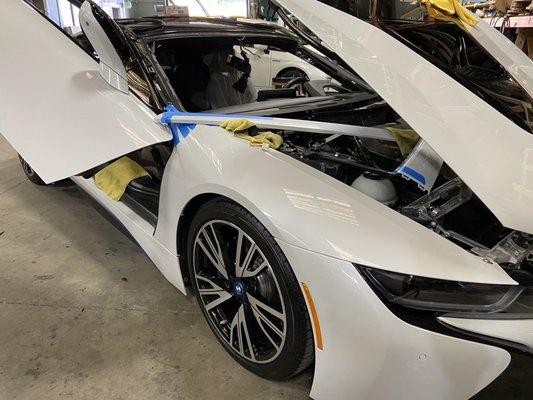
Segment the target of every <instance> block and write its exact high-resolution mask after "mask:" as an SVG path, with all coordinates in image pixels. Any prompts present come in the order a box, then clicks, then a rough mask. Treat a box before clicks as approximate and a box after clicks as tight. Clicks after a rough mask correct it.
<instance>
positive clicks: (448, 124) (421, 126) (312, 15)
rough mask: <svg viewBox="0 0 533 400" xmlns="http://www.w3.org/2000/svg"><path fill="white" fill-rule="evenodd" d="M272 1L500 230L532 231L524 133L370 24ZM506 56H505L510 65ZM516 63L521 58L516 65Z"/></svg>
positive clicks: (314, 4)
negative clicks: (333, 56) (381, 104)
mask: <svg viewBox="0 0 533 400" xmlns="http://www.w3.org/2000/svg"><path fill="white" fill-rule="evenodd" d="M277 2H278V3H280V4H281V5H283V7H285V8H286V9H287V10H288V11H289V12H290V13H292V14H293V15H295V16H296V17H297V18H298V19H299V20H300V21H301V22H303V23H304V24H305V25H306V26H307V27H308V28H309V29H310V30H311V31H313V33H315V34H316V35H317V36H318V37H320V38H321V39H322V40H323V41H324V42H325V43H326V44H327V45H328V46H329V47H330V48H331V49H332V50H334V51H335V52H336V53H337V54H338V55H339V56H340V57H342V58H343V59H344V61H346V62H347V63H348V64H349V65H350V66H351V67H352V68H353V69H354V70H355V71H356V72H357V73H358V74H359V75H360V76H361V77H362V78H363V79H364V80H365V81H366V82H368V83H369V84H370V85H371V86H372V87H373V88H374V89H375V90H376V91H377V92H378V93H379V94H380V95H381V96H382V97H383V99H384V100H386V101H387V103H389V104H390V105H391V107H392V108H394V110H395V111H396V112H397V113H398V114H399V115H400V116H402V117H403V118H404V119H405V120H406V121H407V122H408V123H409V125H411V127H412V128H413V129H414V130H416V131H417V133H418V134H419V135H420V136H422V137H423V138H424V139H425V140H426V141H427V142H428V143H429V144H430V145H431V147H433V149H435V150H436V151H437V153H439V155H440V156H441V157H442V158H443V159H444V160H445V161H446V163H448V165H450V167H451V168H452V169H453V170H454V171H455V172H456V173H457V174H458V175H459V176H460V177H461V179H463V180H464V181H465V182H466V183H467V184H468V186H470V188H471V189H472V190H473V191H474V192H475V193H476V195H477V196H478V197H480V198H481V200H482V201H483V202H484V203H485V205H486V206H487V207H488V208H489V209H490V210H491V211H492V212H493V213H494V214H495V215H496V217H497V218H498V219H499V220H500V221H501V222H502V224H503V225H505V226H507V227H509V228H514V229H517V230H521V231H525V232H530V233H533V219H532V218H531V210H532V209H533V135H532V134H531V133H528V132H526V131H524V130H523V129H521V128H520V127H518V126H517V125H515V124H514V123H513V122H511V121H509V120H508V119H507V118H506V117H504V116H503V115H502V114H500V113H499V112H497V111H496V110H495V109H494V108H492V107H491V106H489V105H488V104H487V103H485V102H484V101H482V100H481V99H480V98H479V97H477V96H476V95H475V94H473V93H472V92H470V91H469V90H468V89H466V88H465V87H463V86H462V85H460V84H459V83H458V82H457V81H455V80H454V79H452V78H451V77H450V76H448V75H447V74H445V73H444V72H442V71H441V70H440V69H438V68H437V67H435V66H434V65H432V64H431V63H429V62H428V61H426V60H425V59H424V58H422V57H421V56H420V55H418V54H416V53H415V52H413V51H412V50H410V49H409V48H408V47H406V46H405V45H403V44H402V43H400V42H399V41H398V40H396V39H394V38H393V37H391V36H389V35H388V34H387V33H385V32H383V31H382V30H380V29H378V28H376V27H375V26H373V25H370V24H368V23H366V22H363V21H361V20H359V19H356V18H354V17H352V16H350V15H348V14H346V13H343V12H341V11H338V10H336V9H334V8H332V7H329V6H326V5H324V4H323V3H320V2H318V1H316V0H307V1H305V3H304V2H301V1H297V0H277ZM482 27H483V25H482ZM481 35H482V32H481V31H479V36H478V41H480V40H479V37H480V36H481ZM500 36H501V35H500ZM490 40H491V41H492V43H493V44H492V46H490V47H488V48H487V50H488V51H489V52H491V51H493V52H494V51H495V50H494V49H495V48H498V47H499V46H500V45H501V48H502V49H507V48H508V44H507V43H506V40H507V39H505V38H503V37H501V38H499V37H497V36H495V35H494V36H491V38H490ZM487 41H488V39H487ZM511 53H512V52H510V51H507V53H506V54H507V56H508V57H509V58H511V59H512V60H514V58H512V57H513V54H511ZM498 55H501V52H499V53H498V52H497V53H496V54H495V56H496V57H497V56H498ZM510 62H511V63H512V61H510ZM523 63H525V61H524V59H523V57H520V58H519V59H518V60H517V61H516V64H521V65H522V64H523ZM527 65H528V67H526V68H522V69H521V72H520V73H521V74H522V75H523V74H525V75H527V76H528V79H531V65H532V62H531V61H530V60H529V61H528V64H527Z"/></svg>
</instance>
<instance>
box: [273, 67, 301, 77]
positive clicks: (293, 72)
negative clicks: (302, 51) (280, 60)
mask: <svg viewBox="0 0 533 400" xmlns="http://www.w3.org/2000/svg"><path fill="white" fill-rule="evenodd" d="M305 77H308V76H307V74H306V73H305V72H304V71H302V70H301V69H298V68H289V69H286V70H283V71H281V72H280V73H279V74H278V78H290V79H293V78H305Z"/></svg>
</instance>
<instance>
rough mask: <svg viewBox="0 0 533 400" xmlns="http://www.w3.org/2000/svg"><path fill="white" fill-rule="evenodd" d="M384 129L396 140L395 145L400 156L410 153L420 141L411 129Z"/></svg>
mask: <svg viewBox="0 0 533 400" xmlns="http://www.w3.org/2000/svg"><path fill="white" fill-rule="evenodd" d="M386 129H387V130H388V131H389V132H390V134H391V135H392V136H393V137H394V139H396V143H398V147H399V148H400V152H401V153H402V156H406V155H408V154H409V153H411V152H412V151H413V149H414V148H415V146H416V144H417V143H418V140H419V139H420V136H418V133H416V132H415V131H414V130H412V129H401V128H392V127H388V128H386Z"/></svg>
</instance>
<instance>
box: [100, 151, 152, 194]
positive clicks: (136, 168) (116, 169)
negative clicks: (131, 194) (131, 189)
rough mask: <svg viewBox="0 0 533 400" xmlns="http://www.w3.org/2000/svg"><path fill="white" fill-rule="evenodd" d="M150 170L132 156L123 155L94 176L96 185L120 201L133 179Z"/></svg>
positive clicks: (144, 174) (145, 174)
mask: <svg viewBox="0 0 533 400" xmlns="http://www.w3.org/2000/svg"><path fill="white" fill-rule="evenodd" d="M143 176H149V174H148V172H146V170H145V169H144V168H143V167H141V166H140V165H139V164H138V163H136V162H135V161H133V160H132V159H131V158H128V157H122V158H119V159H118V160H117V161H115V162H113V163H111V164H109V165H108V166H107V167H105V168H104V169H102V170H100V171H98V172H97V173H96V175H95V176H94V181H95V183H96V186H97V187H98V188H99V189H100V190H102V191H103V192H104V193H105V194H107V195H108V196H109V197H111V198H112V199H113V200H115V201H119V200H120V199H121V198H122V195H123V194H124V192H125V191H126V187H127V186H128V185H129V184H130V182H131V181H133V180H134V179H137V178H141V177H143Z"/></svg>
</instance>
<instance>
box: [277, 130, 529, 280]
mask: <svg viewBox="0 0 533 400" xmlns="http://www.w3.org/2000/svg"><path fill="white" fill-rule="evenodd" d="M282 136H283V139H284V144H283V146H282V147H281V148H280V149H279V151H281V152H283V153H285V154H287V155H289V156H291V157H293V158H295V159H297V160H299V161H301V162H303V163H305V164H307V165H309V166H311V167H313V168H315V169H317V170H320V171H321V172H323V173H325V174H327V175H329V176H331V177H333V178H335V179H337V180H339V181H341V182H343V183H345V184H346V185H349V186H351V187H353V188H354V189H356V190H359V191H361V192H363V193H365V194H366V195H368V196H370V197H372V198H374V199H375V200H377V201H380V202H381V203H383V204H385V205H387V206H389V207H391V208H392V209H394V210H395V211H397V212H398V213H400V214H402V215H405V216H406V217H408V218H410V219H412V220H414V221H416V222H418V223H420V224H421V225H423V226H425V227H427V228H428V229H430V230H432V231H434V232H435V233H437V234H439V235H441V236H443V237H444V238H446V239H448V240H450V241H452V242H454V243H455V244H457V245H458V246H460V247H462V248H464V249H466V250H468V251H470V252H472V253H474V254H476V255H478V256H481V257H483V258H484V259H485V260H486V261H487V262H495V263H498V264H500V265H501V266H502V267H504V268H506V269H509V270H513V274H514V273H516V271H518V270H523V271H528V272H533V235H530V234H526V233H522V232H518V231H514V230H511V229H507V228H505V227H504V226H502V224H501V223H500V222H499V221H498V220H497V219H496V217H495V216H494V215H493V214H492V212H491V211H490V210H489V209H488V208H487V207H486V206H485V205H484V204H483V202H482V201H481V200H480V199H479V198H478V197H477V196H476V195H475V194H474V193H473V192H472V191H471V190H470V189H469V188H468V186H467V185H466V184H465V183H464V182H463V181H462V180H461V179H460V178H459V177H458V176H457V175H456V174H455V173H454V172H453V171H452V170H451V169H450V168H449V167H448V166H447V165H446V164H444V165H442V167H441V168H440V171H439V173H438V177H437V179H436V181H435V184H434V187H433V189H432V190H430V191H427V190H425V189H424V188H421V187H420V185H418V184H417V183H416V182H414V181H412V180H408V179H406V178H405V177H404V176H402V175H401V174H400V173H398V167H399V166H400V165H401V164H402V163H403V162H404V160H405V158H406V156H405V155H402V152H401V150H400V147H399V146H398V144H397V143H394V142H388V141H380V140H377V139H368V138H358V137H353V136H345V135H309V134H306V133H299V132H285V133H283V134H282ZM420 140H422V139H420Z"/></svg>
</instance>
